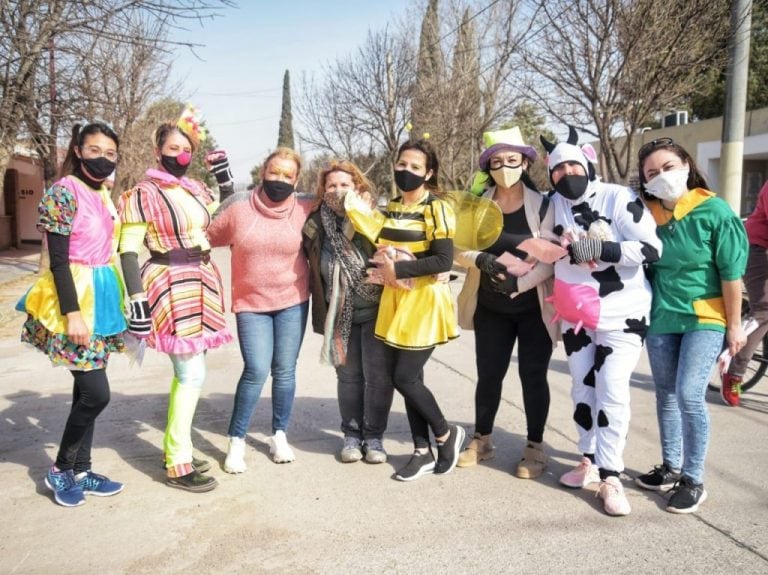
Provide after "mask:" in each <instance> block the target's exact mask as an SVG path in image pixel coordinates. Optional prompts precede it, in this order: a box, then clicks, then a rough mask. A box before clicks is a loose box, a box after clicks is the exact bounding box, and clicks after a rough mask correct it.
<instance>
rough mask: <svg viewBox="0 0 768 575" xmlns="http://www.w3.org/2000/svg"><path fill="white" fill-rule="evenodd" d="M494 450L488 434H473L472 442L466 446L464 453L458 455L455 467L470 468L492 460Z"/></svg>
mask: <svg viewBox="0 0 768 575" xmlns="http://www.w3.org/2000/svg"><path fill="white" fill-rule="evenodd" d="M494 449H496V448H495V447H494V446H493V443H492V442H491V434H490V433H489V434H488V435H480V434H479V433H475V436H474V437H473V438H472V441H470V442H469V445H467V447H466V448H465V449H464V451H462V452H461V454H460V455H459V462H458V463H457V464H456V466H457V467H472V466H473V465H477V464H478V463H479V462H480V461H485V460H486V459H493V456H494V452H493V450H494Z"/></svg>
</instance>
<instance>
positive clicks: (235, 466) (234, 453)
mask: <svg viewBox="0 0 768 575" xmlns="http://www.w3.org/2000/svg"><path fill="white" fill-rule="evenodd" d="M247 468H248V467H247V466H246V465H245V438H244V437H230V438H229V444H228V445H227V458H226V459H225V460H224V471H226V472H227V473H243V472H244V471H245V470H246V469H247Z"/></svg>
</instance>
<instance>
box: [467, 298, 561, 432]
mask: <svg viewBox="0 0 768 575" xmlns="http://www.w3.org/2000/svg"><path fill="white" fill-rule="evenodd" d="M474 327H475V358H476V359H475V361H476V363H477V388H476V389H475V431H476V432H477V433H481V434H483V435H486V434H488V433H491V432H492V431H493V423H494V421H495V419H496V413H497V412H498V410H499V403H500V402H501V387H502V382H503V381H504V376H505V375H506V374H507V369H508V368H509V360H510V358H511V357H512V348H514V346H515V341H517V342H518V345H517V362H518V374H519V376H520V382H521V383H522V386H523V405H524V407H525V418H526V422H527V426H528V441H535V442H540V441H541V440H542V438H543V436H544V426H545V425H546V423H547V416H548V415H549V383H548V382H547V370H548V369H549V359H550V358H551V357H552V340H551V339H550V337H549V333H548V332H547V328H546V326H545V325H544V321H543V320H542V319H541V312H540V311H539V308H538V306H537V307H536V308H535V309H534V310H533V311H530V312H525V313H521V314H501V313H497V312H493V311H489V310H488V309H486V308H484V307H483V306H482V305H481V304H478V306H477V310H476V311H475V316H474Z"/></svg>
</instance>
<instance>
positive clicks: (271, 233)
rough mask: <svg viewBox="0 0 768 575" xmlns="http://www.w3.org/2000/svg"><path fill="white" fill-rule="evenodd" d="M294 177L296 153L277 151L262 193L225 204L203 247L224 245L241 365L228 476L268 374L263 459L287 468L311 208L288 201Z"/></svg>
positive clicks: (241, 466) (239, 459)
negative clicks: (305, 231)
mask: <svg viewBox="0 0 768 575" xmlns="http://www.w3.org/2000/svg"><path fill="white" fill-rule="evenodd" d="M300 169H301V159H300V158H299V156H298V155H297V154H296V152H294V151H293V150H290V149H288V148H278V149H277V150H275V151H274V152H273V153H272V154H270V155H269V156H268V157H267V159H266V161H265V162H264V166H263V167H262V169H261V180H262V185H260V186H258V187H256V188H255V189H254V190H253V191H250V192H243V193H238V194H235V195H234V196H232V197H231V198H229V199H228V200H227V201H226V202H224V203H223V204H222V205H221V207H220V208H219V209H218V210H217V212H216V214H215V215H214V220H213V223H212V224H211V225H210V227H209V228H208V239H209V241H210V243H211V245H212V246H227V245H228V246H229V247H230V250H231V252H232V266H231V268H232V311H233V312H234V313H235V317H236V319H237V336H238V340H239V342H240V353H241V354H242V356H243V362H244V363H245V365H244V368H243V373H242V375H241V376H240V380H239V381H238V383H237V392H236V393H235V405H234V408H233V411H232V417H231V419H230V422H229V432H228V435H229V444H228V448H227V458H226V460H225V461H224V471H226V472H228V473H242V472H244V471H245V470H246V465H245V434H246V433H247V431H248V425H249V423H250V420H251V416H252V415H253V410H254V409H255V408H256V403H257V402H258V401H259V396H260V395H261V390H262V387H263V386H264V382H265V381H266V380H267V376H268V375H269V374H270V370H271V372H272V433H273V435H272V437H271V438H270V440H269V443H270V453H271V454H272V459H273V460H274V462H275V463H288V462H290V461H293V460H294V454H293V450H292V449H291V447H290V446H289V445H288V441H287V439H286V437H285V431H286V428H287V427H288V421H289V419H290V417H291V409H292V408H293V399H294V395H295V392H296V360H297V358H298V355H299V349H300V348H301V341H302V339H303V338H304V329H305V327H306V324H307V312H308V307H309V306H308V300H309V266H308V264H307V259H306V256H305V255H304V252H303V250H302V235H301V230H302V227H303V226H304V222H305V220H306V219H307V216H308V215H309V213H310V211H311V209H312V206H313V203H314V202H312V201H302V200H299V199H298V198H297V196H296V194H295V187H294V186H295V184H296V181H297V180H298V177H299V170H300Z"/></svg>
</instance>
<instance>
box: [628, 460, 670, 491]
mask: <svg viewBox="0 0 768 575" xmlns="http://www.w3.org/2000/svg"><path fill="white" fill-rule="evenodd" d="M678 481H680V472H679V471H672V470H671V469H670V468H669V467H668V466H667V464H666V463H662V464H661V465H656V466H655V467H654V468H653V469H651V470H650V471H649V472H648V473H646V474H645V475H640V476H639V477H635V483H636V484H637V486H638V487H642V488H643V489H649V490H651V491H661V490H662V489H672V487H674V486H675V483H677V482H678Z"/></svg>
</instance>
